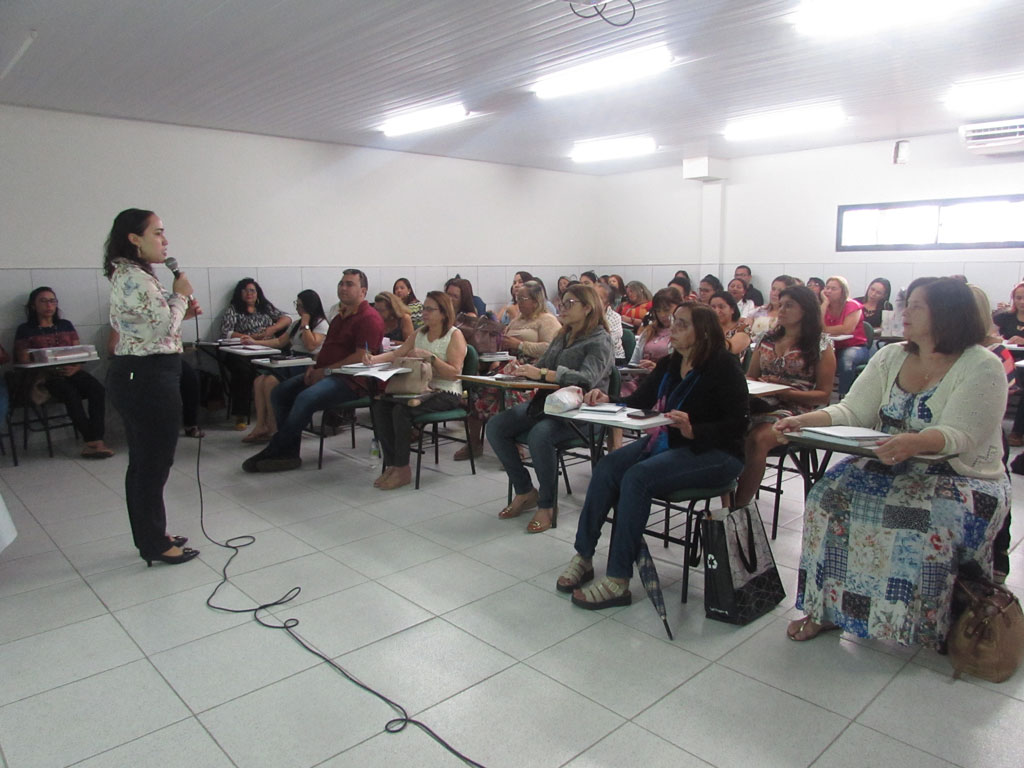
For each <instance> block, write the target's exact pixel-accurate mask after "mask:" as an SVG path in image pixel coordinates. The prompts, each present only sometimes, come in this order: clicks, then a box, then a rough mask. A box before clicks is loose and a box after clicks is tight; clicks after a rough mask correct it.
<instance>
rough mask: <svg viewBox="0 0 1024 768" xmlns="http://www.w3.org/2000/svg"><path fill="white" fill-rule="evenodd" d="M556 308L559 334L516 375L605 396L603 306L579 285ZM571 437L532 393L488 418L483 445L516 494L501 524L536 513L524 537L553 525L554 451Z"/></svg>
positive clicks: (607, 348)
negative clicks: (523, 451)
mask: <svg viewBox="0 0 1024 768" xmlns="http://www.w3.org/2000/svg"><path fill="white" fill-rule="evenodd" d="M561 305H562V306H561V310H560V317H561V320H562V331H561V333H559V334H558V335H557V336H555V338H554V339H553V340H552V341H551V344H550V345H549V346H548V348H547V351H546V352H545V353H544V354H543V355H541V357H540V360H538V361H537V363H536V364H535V365H534V364H532V363H527V364H524V365H519V366H517V367H516V369H515V373H516V375H518V376H523V377H525V378H527V379H532V380H534V381H541V382H547V383H549V384H558V385H559V386H561V387H566V386H570V385H575V386H578V387H581V388H582V389H583V390H584V391H589V390H591V389H602V390H605V391H607V389H608V381H609V378H610V377H611V372H612V367H613V366H614V364H615V358H614V353H613V351H612V341H611V337H610V336H609V335H608V331H607V327H606V325H605V321H604V306H603V304H602V303H601V299H600V298H598V295H597V291H595V290H594V289H593V288H591V287H590V286H589V285H583V284H582V283H580V284H577V285H571V286H569V287H568V288H566V290H565V294H564V295H563V296H562V301H561ZM575 434H576V433H575V431H573V429H572V427H571V426H570V425H569V424H567V423H566V422H565V421H563V420H561V419H555V418H548V417H545V416H544V409H543V397H542V396H539V395H536V394H535V395H534V397H533V399H532V400H531V401H530V402H529V403H519V404H518V405H516V406H514V407H512V408H509V409H508V410H505V411H501V412H500V413H498V414H497V415H496V416H495V417H494V418H493V419H491V421H490V424H489V426H488V428H487V440H488V442H489V443H490V444H491V448H492V449H493V450H494V455H495V456H497V457H498V460H499V461H500V462H501V464H502V466H503V467H504V469H505V472H506V473H507V474H508V476H509V479H510V480H511V481H512V487H513V489H514V490H515V498H513V499H512V502H511V503H510V504H509V505H508V506H507V507H505V508H504V509H502V510H501V512H499V513H498V517H500V518H502V519H503V520H504V519H508V518H512V517H519V515H521V514H522V513H523V512H526V511H528V510H531V509H536V512H534V515H533V519H532V520H530V523H529V525H527V527H526V532H527V533H540V532H542V531H546V530H548V529H549V528H554V527H555V526H556V525H557V524H558V508H557V507H556V506H555V491H556V484H557V482H558V451H557V448H556V446H557V445H558V444H559V443H561V442H564V441H565V440H568V439H570V438H572V437H573V436H574V435H575ZM519 440H523V441H525V442H526V444H527V445H528V446H529V449H530V458H531V460H532V461H533V468H534V472H536V474H537V487H536V488H534V486H533V482H532V481H531V479H530V473H529V472H528V471H527V469H526V467H525V466H524V465H523V459H522V457H521V456H520V454H519V448H518V443H517V441H519Z"/></svg>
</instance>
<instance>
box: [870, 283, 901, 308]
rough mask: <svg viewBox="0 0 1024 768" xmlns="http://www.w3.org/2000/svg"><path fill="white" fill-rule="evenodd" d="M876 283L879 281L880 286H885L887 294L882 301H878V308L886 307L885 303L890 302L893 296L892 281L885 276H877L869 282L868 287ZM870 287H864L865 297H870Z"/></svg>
mask: <svg viewBox="0 0 1024 768" xmlns="http://www.w3.org/2000/svg"><path fill="white" fill-rule="evenodd" d="M875 283H878V284H879V285H880V286H882V287H883V288H885V296H883V297H882V300H881V301H880V302H878V308H879V309H885V305H886V304H888V303H889V297H890V296H892V283H890V282H889V281H888V280H887V279H886V278H884V277H876V278H875V279H874V280H872V281H871V282H870V283H868V288H870V287H871V286H872V285H874V284H875ZM868 288H865V289H864V298H865V299H866V298H867V297H868ZM908 295H909V294H908ZM862 303H863V302H862Z"/></svg>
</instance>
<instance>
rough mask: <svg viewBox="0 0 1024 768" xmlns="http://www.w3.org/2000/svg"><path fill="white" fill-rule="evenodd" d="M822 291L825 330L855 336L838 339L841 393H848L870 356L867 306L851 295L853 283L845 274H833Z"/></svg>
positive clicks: (837, 356)
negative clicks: (865, 310) (865, 308)
mask: <svg viewBox="0 0 1024 768" xmlns="http://www.w3.org/2000/svg"><path fill="white" fill-rule="evenodd" d="M821 295H822V302H821V317H822V322H823V324H824V326H825V333H827V334H829V335H830V336H847V335H848V336H850V337H851V338H849V339H842V340H841V341H837V342H836V343H835V347H836V363H837V364H838V367H839V394H840V395H845V394H846V393H847V392H849V391H850V385H851V384H853V380H854V379H855V378H856V376H857V373H856V369H857V366H858V365H861V364H862V363H866V362H867V361H868V357H870V354H869V351H868V346H867V345H868V337H867V336H866V335H865V332H864V308H863V306H861V303H860V302H859V301H857V300H856V299H851V298H850V284H849V283H848V282H847V281H846V278H845V277H840V276H839V275H832V277H829V278H828V279H826V280H825V288H824V290H822V292H821Z"/></svg>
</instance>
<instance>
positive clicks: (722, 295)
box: [708, 277, 743, 322]
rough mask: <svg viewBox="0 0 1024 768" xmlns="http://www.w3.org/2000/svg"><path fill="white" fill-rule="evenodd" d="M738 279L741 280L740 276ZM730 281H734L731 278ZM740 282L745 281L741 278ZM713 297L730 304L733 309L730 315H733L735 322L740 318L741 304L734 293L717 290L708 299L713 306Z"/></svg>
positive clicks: (709, 304)
mask: <svg viewBox="0 0 1024 768" xmlns="http://www.w3.org/2000/svg"><path fill="white" fill-rule="evenodd" d="M736 279H737V280H739V278H738V277H737V278H736ZM729 282H732V281H731V280H730V281H729ZM740 282H741V283H742V282H743V281H742V280H740ZM713 299H721V300H722V301H724V302H725V303H726V304H728V305H729V309H731V310H732V315H730V317H732V321H733V322H736V321H737V320H739V319H740V305H739V304H737V303H736V299H734V298H733V295H732V294H731V293H729V292H728V291H715V292H714V293H712V294H711V298H710V299H708V306H709V307H710V306H711V301H712V300H713Z"/></svg>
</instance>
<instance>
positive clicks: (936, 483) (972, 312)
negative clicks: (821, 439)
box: [775, 278, 1011, 647]
mask: <svg viewBox="0 0 1024 768" xmlns="http://www.w3.org/2000/svg"><path fill="white" fill-rule="evenodd" d="M908 293H909V298H908V302H907V308H906V311H905V312H904V316H903V325H904V333H903V335H904V338H905V339H906V342H904V343H902V344H890V345H888V346H886V347H883V348H882V350H881V351H879V352H878V353H877V354H876V355H875V356H874V357H872V358H871V361H870V362H869V363H868V367H867V368H866V369H865V371H864V373H862V374H861V375H860V377H858V378H857V380H856V381H855V382H854V385H853V387H852V389H851V390H850V393H849V395H848V396H847V397H846V398H844V399H843V401H842V402H841V403H839V404H838V405H833V406H830V407H828V408H825V409H823V410H820V411H813V412H811V413H807V414H803V415H800V416H794V417H791V418H787V419H782V420H781V421H779V422H777V423H776V425H775V429H776V430H778V431H779V433H780V434H781V435H784V434H785V433H786V432H791V431H795V430H799V429H801V428H802V427H809V426H828V425H853V426H861V427H873V428H875V429H879V430H882V431H884V432H888V433H889V434H891V435H892V437H891V438H889V439H887V440H884V441H882V442H881V443H880V444H879V445H878V447H877V449H876V451H875V452H876V454H877V457H875V458H848V459H846V460H845V461H843V462H841V463H840V464H838V465H837V466H835V467H834V468H832V469H831V470H829V471H828V472H827V473H826V474H825V476H824V478H823V479H822V480H821V481H819V482H818V483H817V484H816V485H815V486H814V488H813V489H812V491H811V493H810V495H809V496H808V498H807V503H806V506H805V511H804V531H803V551H802V554H801V557H800V570H799V581H798V587H797V601H796V605H797V607H798V608H802V609H803V610H804V611H805V612H806V614H807V615H806V616H805V617H804V618H802V619H798V620H797V621H794V622H791V623H790V625H789V627H788V629H787V634H788V635H789V637H790V639H792V640H797V641H801V640H810V639H811V638H813V637H816V636H817V635H818V634H819V633H820V632H823V631H827V630H832V629H841V630H843V631H846V632H850V633H851V634H854V635H857V636H859V637H871V638H877V639H882V640H894V641H896V642H898V643H901V644H904V645H911V644H917V643H919V644H922V645H925V646H930V647H935V646H938V645H939V644H940V643H942V642H943V641H944V640H945V637H946V634H947V633H948V631H949V625H950V602H951V600H952V595H953V585H954V582H955V580H956V576H957V571H958V568H959V567H960V566H961V565H963V564H966V563H971V562H973V563H977V564H978V565H979V566H980V567H981V569H982V571H983V573H985V574H986V575H988V576H991V575H992V544H993V540H994V538H995V536H996V534H997V533H998V532H999V529H1000V527H1001V525H1002V523H1003V519H1004V518H1005V517H1006V514H1007V512H1008V510H1009V505H1010V499H1011V489H1010V483H1009V480H1008V479H1007V476H1006V472H1005V470H1004V468H1003V464H1002V453H1003V450H1002V433H1001V421H1002V416H1003V411H1004V410H1005V408H1006V375H1005V373H1004V371H1003V367H1002V364H1001V363H1000V362H999V360H998V359H997V358H996V357H995V355H993V354H991V353H990V352H989V351H988V350H987V349H986V348H985V347H983V346H981V344H980V342H981V341H982V340H983V339H984V338H985V329H984V327H983V326H982V323H981V319H980V317H979V316H978V312H977V310H976V309H975V307H974V299H973V296H972V295H971V292H970V289H969V288H967V286H966V285H964V284H963V283H960V282H959V281H956V280H952V279H949V278H939V279H936V278H919V279H917V280H915V281H914V282H912V283H911V284H910V289H909V292H908ZM918 454H952V456H951V457H950V458H948V459H946V460H936V461H932V462H927V461H922V460H920V459H913V458H912V457H914V456H915V455H918Z"/></svg>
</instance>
